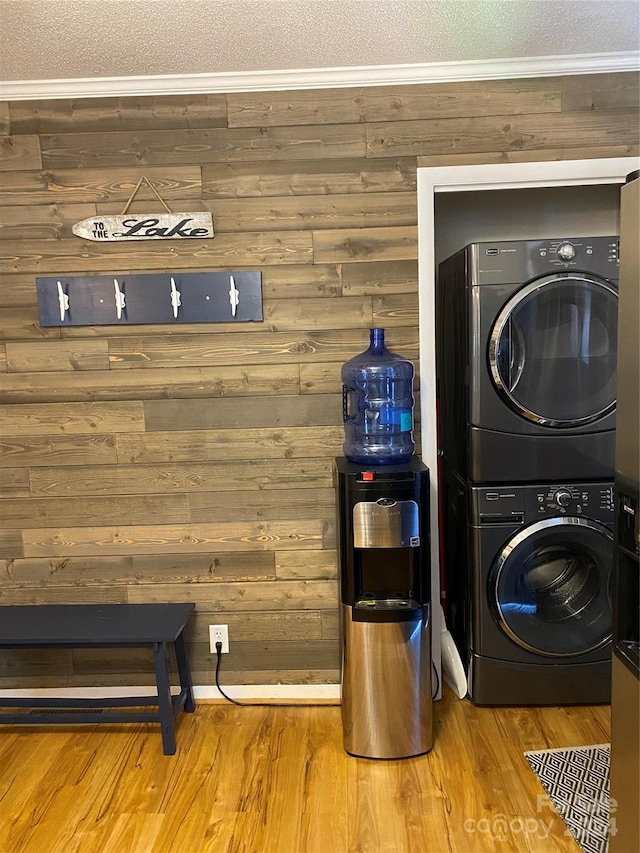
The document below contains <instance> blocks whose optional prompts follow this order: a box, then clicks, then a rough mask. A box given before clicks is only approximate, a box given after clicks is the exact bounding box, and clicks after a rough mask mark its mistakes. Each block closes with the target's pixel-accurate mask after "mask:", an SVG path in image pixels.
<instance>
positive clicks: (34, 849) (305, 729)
mask: <svg viewBox="0 0 640 853" xmlns="http://www.w3.org/2000/svg"><path fill="white" fill-rule="evenodd" d="M434 707H435V714H434V721H435V722H434V733H435V744H434V748H433V750H432V751H431V752H430V753H429V754H428V755H425V756H421V757H417V758H412V759H406V760H403V761H372V760H367V759H356V758H352V757H350V756H348V755H347V754H346V753H345V752H344V750H343V747H342V728H341V722H340V709H339V708H338V707H335V706H327V707H326V708H324V707H321V708H317V707H313V708H311V707H304V705H301V706H300V707H295V708H288V707H282V708H262V707H254V708H246V707H245V708H240V707H234V706H230V705H226V704H224V705H223V704H217V703H207V704H205V703H200V704H199V705H198V708H197V711H196V713H195V714H194V715H182V718H181V720H180V723H179V727H178V753H177V755H175V756H173V757H168V756H164V755H163V754H162V747H161V740H160V734H159V731H158V727H157V726H154V725H152V724H135V725H121V726H116V725H113V726H110V725H106V724H103V725H101V726H92V727H90V726H78V727H72V728H69V727H62V726H57V727H55V726H52V727H37V728H36V727H32V728H30V729H27V728H23V729H20V728H16V727H11V726H0V851H2V853H316V851H317V853H347V851H348V853H387V851H388V853H422V851H424V853H427V852H428V853H446V851H451V853H485V851H491V853H495V851H498V853H512V851H517V853H523V851H524V852H525V853H555V851H566V853H577V851H578V849H579V848H578V846H577V845H576V844H575V842H574V841H573V839H572V838H571V837H568V836H567V835H565V831H566V830H565V825H564V824H563V823H562V821H561V819H560V818H559V817H558V816H557V815H555V814H554V813H553V812H551V811H550V810H549V809H548V808H547V807H542V808H538V804H537V797H538V795H542V793H543V791H542V788H540V786H539V784H538V781H537V779H536V777H535V776H534V774H533V773H532V771H531V770H530V769H529V767H528V765H527V763H526V760H525V758H524V755H523V752H524V750H528V749H544V748H550V747H563V746H579V745H587V744H594V743H606V742H608V741H609V737H610V735H609V731H610V729H609V724H610V722H609V708H608V707H607V706H600V707H593V708H585V707H565V708H528V709H525V708H502V709H493V708H476V707H474V706H473V705H471V704H470V703H468V702H466V701H459V700H458V699H456V698H454V697H453V695H452V694H451V692H450V691H448V690H446V692H445V697H444V699H443V700H442V701H441V702H437V703H436V704H435V706H434ZM500 816H503V817H506V819H507V822H508V826H507V831H506V832H501V833H499V834H498V835H496V834H495V833H493V832H492V831H491V830H492V828H494V827H495V828H497V827H498V824H497V823H494V821H498V820H499V817H500ZM527 821H528V822H527ZM549 827H550V829H549ZM525 829H526V830H527V831H524V830H525Z"/></svg>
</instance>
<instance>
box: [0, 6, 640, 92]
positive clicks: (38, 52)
mask: <svg viewBox="0 0 640 853" xmlns="http://www.w3.org/2000/svg"><path fill="white" fill-rule="evenodd" d="M639 13H640V3H639V2H638V0H466V1H465V0H459V2H458V0H135V2H133V0H0V80H4V81H24V80H64V79H77V78H102V77H137V76H141V75H167V74H216V73H229V72H256V71H275V70H289V69H314V68H315V69H324V68H353V67H363V66H364V67H370V66H381V65H382V66H388V65H392V66H395V65H405V64H418V63H442V62H467V61H470V60H495V59H506V58H526V57H544V56H567V55H576V54H598V53H614V52H623V51H631V52H633V51H637V50H638V47H639V43H640V20H639Z"/></svg>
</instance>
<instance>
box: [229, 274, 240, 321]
mask: <svg viewBox="0 0 640 853" xmlns="http://www.w3.org/2000/svg"><path fill="white" fill-rule="evenodd" d="M229 302H230V303H231V316H232V317H235V316H236V309H237V307H238V303H239V302H240V294H239V293H238V291H237V289H236V283H235V280H234V278H233V276H232V275H230V276H229Z"/></svg>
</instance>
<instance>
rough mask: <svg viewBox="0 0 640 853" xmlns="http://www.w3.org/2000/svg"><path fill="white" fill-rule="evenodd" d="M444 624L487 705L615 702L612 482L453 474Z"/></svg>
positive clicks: (448, 483) (474, 694)
mask: <svg viewBox="0 0 640 853" xmlns="http://www.w3.org/2000/svg"><path fill="white" fill-rule="evenodd" d="M444 487H445V491H446V496H445V497H446V501H447V504H448V506H449V512H448V513H447V516H446V520H445V525H444V527H445V529H444V538H445V542H446V545H447V576H446V584H447V604H448V620H447V621H448V625H449V626H450V630H451V632H452V634H453V636H454V639H455V640H456V643H457V645H458V648H459V650H460V653H461V656H462V659H463V663H464V665H465V669H466V672H467V680H468V693H469V698H470V699H471V700H472V701H473V702H474V703H476V704H480V705H529V704H531V705H546V704H551V705H563V704H596V703H601V702H609V701H610V695H611V686H610V685H611V633H612V617H611V599H610V584H611V570H612V565H613V533H612V530H613V516H614V504H613V483H612V482H611V481H609V482H575V483H566V482H558V481H552V482H544V483H537V484H530V485H524V486H523V485H520V484H517V485H512V484H507V485H505V484H498V485H495V486H472V485H469V484H468V483H464V482H463V481H461V480H460V479H459V478H458V477H457V476H456V475H455V474H453V473H452V472H448V473H447V474H446V475H445V477H444Z"/></svg>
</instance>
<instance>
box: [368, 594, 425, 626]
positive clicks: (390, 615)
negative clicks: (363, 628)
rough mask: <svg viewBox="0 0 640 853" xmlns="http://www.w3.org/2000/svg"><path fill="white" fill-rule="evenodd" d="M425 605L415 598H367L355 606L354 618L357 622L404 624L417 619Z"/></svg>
mask: <svg viewBox="0 0 640 853" xmlns="http://www.w3.org/2000/svg"><path fill="white" fill-rule="evenodd" d="M422 609H423V605H422V604H420V602H419V601H416V600H415V599H413V598H398V597H393V598H367V597H363V598H360V599H358V601H356V603H355V604H354V606H353V618H354V619H355V620H356V621H357V622H360V621H365V622H366V621H367V620H371V621H387V620H388V621H391V622H404V621H405V620H408V619H415V618H416V617H417V616H419V614H420V613H421V612H422Z"/></svg>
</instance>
